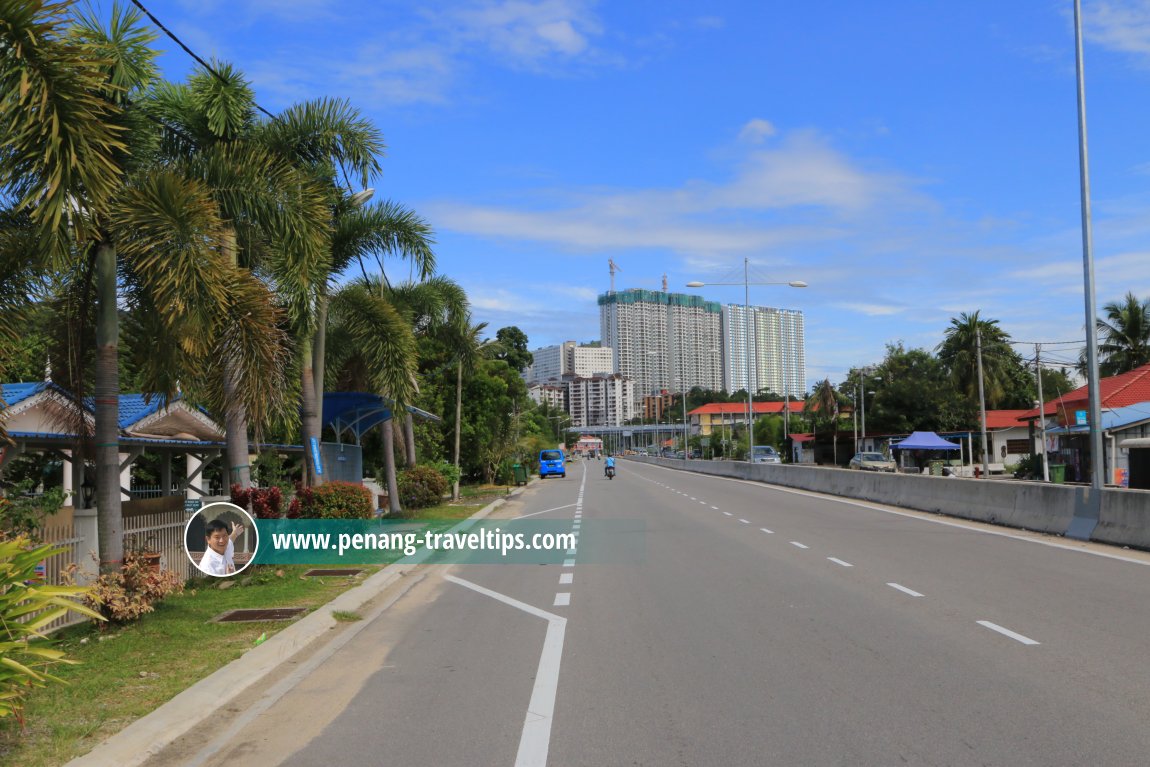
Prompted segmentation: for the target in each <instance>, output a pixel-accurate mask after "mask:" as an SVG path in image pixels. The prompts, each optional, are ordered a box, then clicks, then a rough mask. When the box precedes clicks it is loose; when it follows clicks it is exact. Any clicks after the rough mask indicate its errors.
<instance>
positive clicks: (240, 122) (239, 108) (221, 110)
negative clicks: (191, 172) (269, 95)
mask: <svg viewBox="0 0 1150 767" xmlns="http://www.w3.org/2000/svg"><path fill="white" fill-rule="evenodd" d="M211 67H212V70H214V74H213V73H212V72H209V71H207V70H206V69H204V68H203V67H199V68H197V69H196V71H195V73H194V74H193V75H192V77H191V80H190V81H189V88H190V90H191V98H192V104H193V106H195V108H196V109H197V111H198V112H199V113H200V114H201V115H203V116H204V118H206V120H207V125H208V130H210V131H211V132H212V134H213V135H214V136H215V137H216V138H217V139H220V140H222V141H234V140H236V139H238V138H241V137H242V136H243V135H244V134H245V133H247V132H248V130H249V129H250V128H251V127H252V126H253V123H254V121H255V114H256V109H255V105H256V96H255V91H253V90H252V87H251V84H250V83H249V82H248V81H247V80H246V79H245V78H244V76H243V73H242V72H240V71H239V70H238V69H236V68H235V67H233V66H232V65H231V64H228V63H226V62H221V61H216V60H214V59H213V60H212V62H211Z"/></svg>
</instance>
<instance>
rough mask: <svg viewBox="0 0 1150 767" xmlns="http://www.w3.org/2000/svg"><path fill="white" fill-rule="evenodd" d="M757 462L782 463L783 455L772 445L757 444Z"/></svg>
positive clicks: (755, 455) (755, 451) (755, 454)
mask: <svg viewBox="0 0 1150 767" xmlns="http://www.w3.org/2000/svg"><path fill="white" fill-rule="evenodd" d="M753 453H754V457H755V463H782V462H783V457H782V456H781V455H779V453H778V451H777V450H775V449H774V448H773V447H771V446H770V445H755V449H754V451H753Z"/></svg>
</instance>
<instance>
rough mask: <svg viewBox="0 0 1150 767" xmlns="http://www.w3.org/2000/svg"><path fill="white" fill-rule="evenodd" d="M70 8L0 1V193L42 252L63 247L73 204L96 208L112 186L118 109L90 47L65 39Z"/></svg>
mask: <svg viewBox="0 0 1150 767" xmlns="http://www.w3.org/2000/svg"><path fill="white" fill-rule="evenodd" d="M70 6H71V3H69V2H61V3H28V2H19V1H18V0H6V1H5V2H3V3H0V48H2V49H3V51H4V55H3V56H0V125H2V126H3V133H4V137H5V138H4V148H3V151H2V155H0V189H4V190H6V191H7V192H15V193H16V195H17V197H18V207H19V208H22V209H26V210H29V211H30V212H31V214H32V218H33V221H34V222H35V223H36V225H37V227H38V229H39V230H40V233H41V237H42V238H43V239H44V240H45V242H46V245H45V247H46V248H47V249H64V248H65V247H66V244H65V242H64V240H65V239H66V238H65V236H64V232H63V229H64V224H65V219H66V215H67V213H68V212H69V211H70V210H72V209H73V208H74V205H75V203H74V202H73V201H75V200H83V204H84V205H85V206H88V207H89V208H94V209H97V210H100V209H103V207H104V206H105V204H106V203H107V202H108V201H109V200H110V199H111V198H112V196H113V194H114V192H115V189H116V187H117V185H118V183H119V180H120V168H119V166H118V164H117V162H116V154H117V153H118V152H123V151H125V150H126V145H125V143H124V141H123V131H124V129H123V127H122V125H121V124H120V120H119V119H117V118H118V114H119V109H118V108H117V107H116V105H115V104H113V103H112V102H111V101H109V100H108V99H107V98H106V97H105V96H104V94H106V93H107V92H108V87H109V86H108V83H107V79H106V73H105V67H106V66H107V62H106V61H104V60H102V59H101V58H100V53H99V51H98V50H96V49H94V48H93V46H92V45H90V44H88V43H86V42H84V41H83V40H77V39H75V38H73V37H71V36H69V35H68V33H67V28H66V23H67V22H68V21H70V19H69V13H68V11H69V8H70Z"/></svg>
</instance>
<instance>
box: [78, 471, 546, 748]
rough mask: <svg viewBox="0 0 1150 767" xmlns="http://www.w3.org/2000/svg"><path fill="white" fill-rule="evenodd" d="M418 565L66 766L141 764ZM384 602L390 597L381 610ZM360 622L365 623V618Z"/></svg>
mask: <svg viewBox="0 0 1150 767" xmlns="http://www.w3.org/2000/svg"><path fill="white" fill-rule="evenodd" d="M537 481H538V480H532V481H531V482H529V483H528V484H527V485H526V486H525V487H521V488H516V489H515V490H512V491H511V492H510V493H508V495H507V496H506V497H505V498H499V499H496V500H495V501H493V502H491V503H490V504H488V505H487V506H485V507H483V508H482V509H481V510H479V511H477V512H476V513H475V514H472V515H471V516H470V517H468V518H467V519H465V520H463V521H461V522H460V523H459V524H458V525H456V526H455V527H454V528H452V530H453V531H454V530H458V529H460V528H463V527H466V526H469V525H470V524H471V523H473V522H475V521H478V520H481V519H483V518H485V517H487V516H488V515H489V514H491V513H492V512H493V511H495V509H497V508H499V507H500V506H502V505H503V504H504V503H506V502H507V499H509V498H515V497H517V496H519V495H520V494H521V493H522V492H523V491H524V490H525V489H526V488H529V487H531V486H532V485H534V484H535V482H537ZM417 567H419V563H418V562H415V563H409V564H402V565H400V564H395V565H390V566H388V567H386V568H384V569H383V570H380V571H379V572H378V573H376V574H375V575H373V576H371V577H370V578H368V579H367V580H365V581H364V582H363V583H362V584H360V585H359V586H357V587H356V588H354V589H351V590H350V591H347V592H344V593H343V594H341V595H340V596H338V597H336V598H335V599H333V600H332V601H331V602H329V603H327V604H326V605H324V606H322V607H320V608H317V609H316V610H315V612H313V613H311V614H310V615H307V616H306V617H304V618H301V619H300V620H299V621H297V622H296V623H294V624H292V625H291V626H289V627H288V628H286V629H284V630H283V631H281V632H279V633H278V634H276V635H275V636H273V637H272V638H271V639H269V640H268V641H267V642H265V643H263V644H262V645H259V646H258V647H255V648H253V649H251V650H249V651H248V652H246V653H245V654H244V655H243V656H242V657H240V658H238V659H236V660H234V661H232V662H231V663H229V664H228V665H226V666H224V667H223V668H221V669H219V670H218V671H216V672H215V673H213V674H211V675H209V676H207V677H205V678H204V679H202V680H200V681H199V682H197V683H196V684H194V685H192V686H191V687H189V688H188V689H187V690H184V691H183V692H182V693H180V694H179V695H177V696H175V697H174V698H172V699H171V700H170V701H168V702H167V703H165V704H164V705H162V706H160V707H159V708H157V709H156V710H155V711H153V712H152V713H150V714H148V715H147V716H144V717H142V718H140V719H137V720H136V721H135V722H133V723H132V724H130V725H128V726H127V727H125V728H124V729H123V730H121V731H120V732H118V733H116V734H115V735H113V736H112V737H110V738H108V739H107V740H106V741H104V742H103V743H101V744H100V745H99V746H97V747H96V748H94V749H92V751H90V752H88V753H87V754H85V755H84V756H80V757H77V758H75V759H73V760H72V761H70V762H68V764H67V767H137V766H138V765H141V764H143V763H144V762H146V761H147V760H148V759H150V758H151V757H152V756H154V755H156V754H158V753H159V752H161V751H162V750H164V749H165V748H166V747H167V746H168V745H170V744H171V743H172V742H174V741H175V740H176V739H178V738H179V737H180V736H182V735H184V734H185V733H187V732H189V731H190V730H192V729H193V728H194V727H196V726H197V725H199V724H200V723H201V722H203V721H205V720H206V719H208V718H209V717H212V716H215V715H216V714H217V712H218V711H220V710H222V709H225V708H226V707H227V706H228V705H229V704H230V703H231V702H233V701H234V700H236V699H237V698H238V697H239V696H240V695H241V694H243V693H244V692H245V691H247V690H249V689H251V688H252V687H253V686H254V685H256V684H259V683H260V682H263V681H265V680H267V679H269V677H271V676H272V675H273V674H274V673H275V672H276V671H277V670H279V669H280V668H281V667H282V666H283V665H284V664H285V663H287V662H288V661H289V660H291V659H292V658H293V657H295V656H296V655H297V654H299V653H300V652H303V651H305V650H308V649H312V648H313V646H317V645H319V644H320V643H321V640H325V639H327V638H328V637H329V635H330V633H331V631H332V629H333V628H335V627H336V626H337V625H344V626H346V625H347V624H339V623H338V622H337V621H336V620H335V618H334V617H333V613H337V612H356V611H358V610H360V609H362V608H363V607H364V605H366V604H368V603H369V602H371V601H372V600H374V599H376V598H378V597H380V596H381V595H383V594H384V593H385V592H386V591H387V590H388V589H389V588H392V587H393V586H399V587H400V588H401V591H400V593H399V594H397V595H396V598H398V596H400V595H402V591H405V590H406V588H408V587H410V585H414V583H415V582H416V581H417V580H418V579H415V578H409V580H410V581H411V582H410V583H409V584H405V583H404V582H403V579H404V578H405V577H408V576H410V574H411V573H412V571H413V570H415V569H416V568H417ZM389 605H390V602H389V603H388V604H385V605H384V606H383V609H386V607H387V606H389ZM361 623H364V624H366V623H367V621H362V622H361ZM352 630H354V629H352Z"/></svg>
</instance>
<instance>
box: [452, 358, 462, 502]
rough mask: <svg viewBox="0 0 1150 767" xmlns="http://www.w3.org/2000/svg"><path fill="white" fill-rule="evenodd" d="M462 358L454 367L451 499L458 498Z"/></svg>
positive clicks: (455, 499) (456, 499)
mask: <svg viewBox="0 0 1150 767" xmlns="http://www.w3.org/2000/svg"><path fill="white" fill-rule="evenodd" d="M462 421H463V360H460V361H459V363H458V364H457V365H456V368H455V484H453V485H452V487H451V500H453V501H458V500H459V434H460V431H461V430H462V426H463V422H462Z"/></svg>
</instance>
